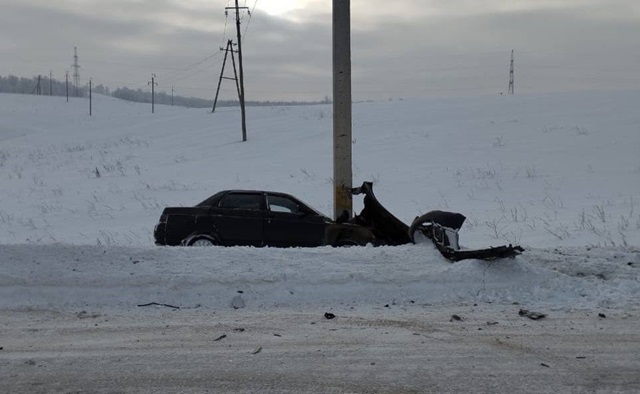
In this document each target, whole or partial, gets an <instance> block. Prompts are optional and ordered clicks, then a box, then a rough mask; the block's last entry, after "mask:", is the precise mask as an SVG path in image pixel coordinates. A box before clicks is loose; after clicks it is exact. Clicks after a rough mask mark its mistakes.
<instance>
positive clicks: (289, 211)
mask: <svg viewBox="0 0 640 394" xmlns="http://www.w3.org/2000/svg"><path fill="white" fill-rule="evenodd" d="M266 199H267V201H266V202H267V211H266V219H265V225H264V237H265V244H266V245H270V246H285V247H286V246H319V245H322V244H323V242H324V233H325V227H326V223H325V219H324V217H322V216H320V215H318V214H317V213H316V212H315V211H313V210H312V209H310V208H309V207H307V206H306V205H304V204H303V203H301V202H300V201H298V200H296V199H294V198H292V197H290V196H287V195H279V194H271V193H267V194H266Z"/></svg>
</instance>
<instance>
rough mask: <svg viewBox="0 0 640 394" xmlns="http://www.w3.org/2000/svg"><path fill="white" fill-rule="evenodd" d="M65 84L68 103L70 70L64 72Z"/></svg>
mask: <svg viewBox="0 0 640 394" xmlns="http://www.w3.org/2000/svg"><path fill="white" fill-rule="evenodd" d="M64 81H65V82H64V85H65V88H66V90H67V103H68V102H69V71H67V72H66V73H65V74H64Z"/></svg>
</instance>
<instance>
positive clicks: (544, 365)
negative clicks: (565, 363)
mask: <svg viewBox="0 0 640 394" xmlns="http://www.w3.org/2000/svg"><path fill="white" fill-rule="evenodd" d="M540 365H542V366H543V367H547V368H551V367H549V366H548V365H547V364H545V363H540Z"/></svg>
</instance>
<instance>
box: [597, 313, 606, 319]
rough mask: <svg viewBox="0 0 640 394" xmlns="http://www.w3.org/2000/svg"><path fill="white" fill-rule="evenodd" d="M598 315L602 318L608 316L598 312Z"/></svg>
mask: <svg viewBox="0 0 640 394" xmlns="http://www.w3.org/2000/svg"><path fill="white" fill-rule="evenodd" d="M598 317H601V318H603V319H604V318H606V317H607V316H606V315H605V314H604V313H598Z"/></svg>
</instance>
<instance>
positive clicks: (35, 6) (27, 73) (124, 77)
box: [0, 0, 640, 100]
mask: <svg viewBox="0 0 640 394" xmlns="http://www.w3.org/2000/svg"><path fill="white" fill-rule="evenodd" d="M331 4H332V0H257V1H256V0H240V5H241V6H247V7H249V8H250V9H254V10H253V13H252V14H251V17H249V16H248V15H245V16H244V18H243V20H242V31H243V32H244V31H245V30H246V35H245V36H244V38H243V54H244V65H245V82H246V83H245V86H246V94H247V99H249V100H268V99H271V100H293V99H298V100H300V99H302V100H321V99H323V98H324V97H325V96H331V91H332V88H331V77H332V76H331V70H332V67H331V56H332V54H331V49H332V48H331V20H332V19H331ZM229 5H232V4H230V2H229V1H228V0H0V75H3V76H5V75H8V74H13V75H17V76H24V77H31V76H34V75H38V74H42V75H48V74H49V72H50V71H51V72H53V76H54V78H56V79H58V80H64V77H65V71H69V72H70V73H73V70H72V68H71V65H72V63H73V48H74V46H77V47H78V55H79V59H80V66H81V69H80V75H81V83H82V84H85V83H87V81H88V79H89V78H90V77H91V78H93V81H94V83H95V84H104V85H106V86H109V87H111V88H112V89H113V88H116V87H120V86H128V87H131V88H136V89H137V88H143V89H147V81H149V80H150V78H151V74H152V73H155V74H156V75H157V80H158V83H159V87H158V89H159V90H164V91H168V92H170V91H171V87H172V86H173V87H174V88H175V91H176V93H177V94H180V95H184V96H198V97H205V98H212V97H213V95H214V93H215V87H216V84H217V82H218V76H219V73H220V69H221V65H222V57H223V53H222V52H221V51H220V50H219V47H220V46H223V45H224V44H225V42H226V40H227V39H230V38H233V39H235V21H234V19H233V15H232V14H231V13H230V14H229V16H228V17H225V7H227V6H229ZM351 13H352V65H353V96H354V99H356V100H362V99H388V98H411V97H433V96H469V95H482V94H500V93H501V92H506V91H507V87H508V81H509V60H510V54H511V49H514V50H515V90H516V94H518V93H537V92H554V91H566V90H595V89H598V90H599V89H620V88H630V89H638V88H640V1H639V0H446V1H444V0H398V1H389V0H351ZM225 26H226V27H225ZM228 71H229V74H228V75H229V76H231V68H229V69H228ZM223 89H224V98H234V96H233V95H234V94H235V86H234V85H233V82H231V81H225V82H224V83H223Z"/></svg>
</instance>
